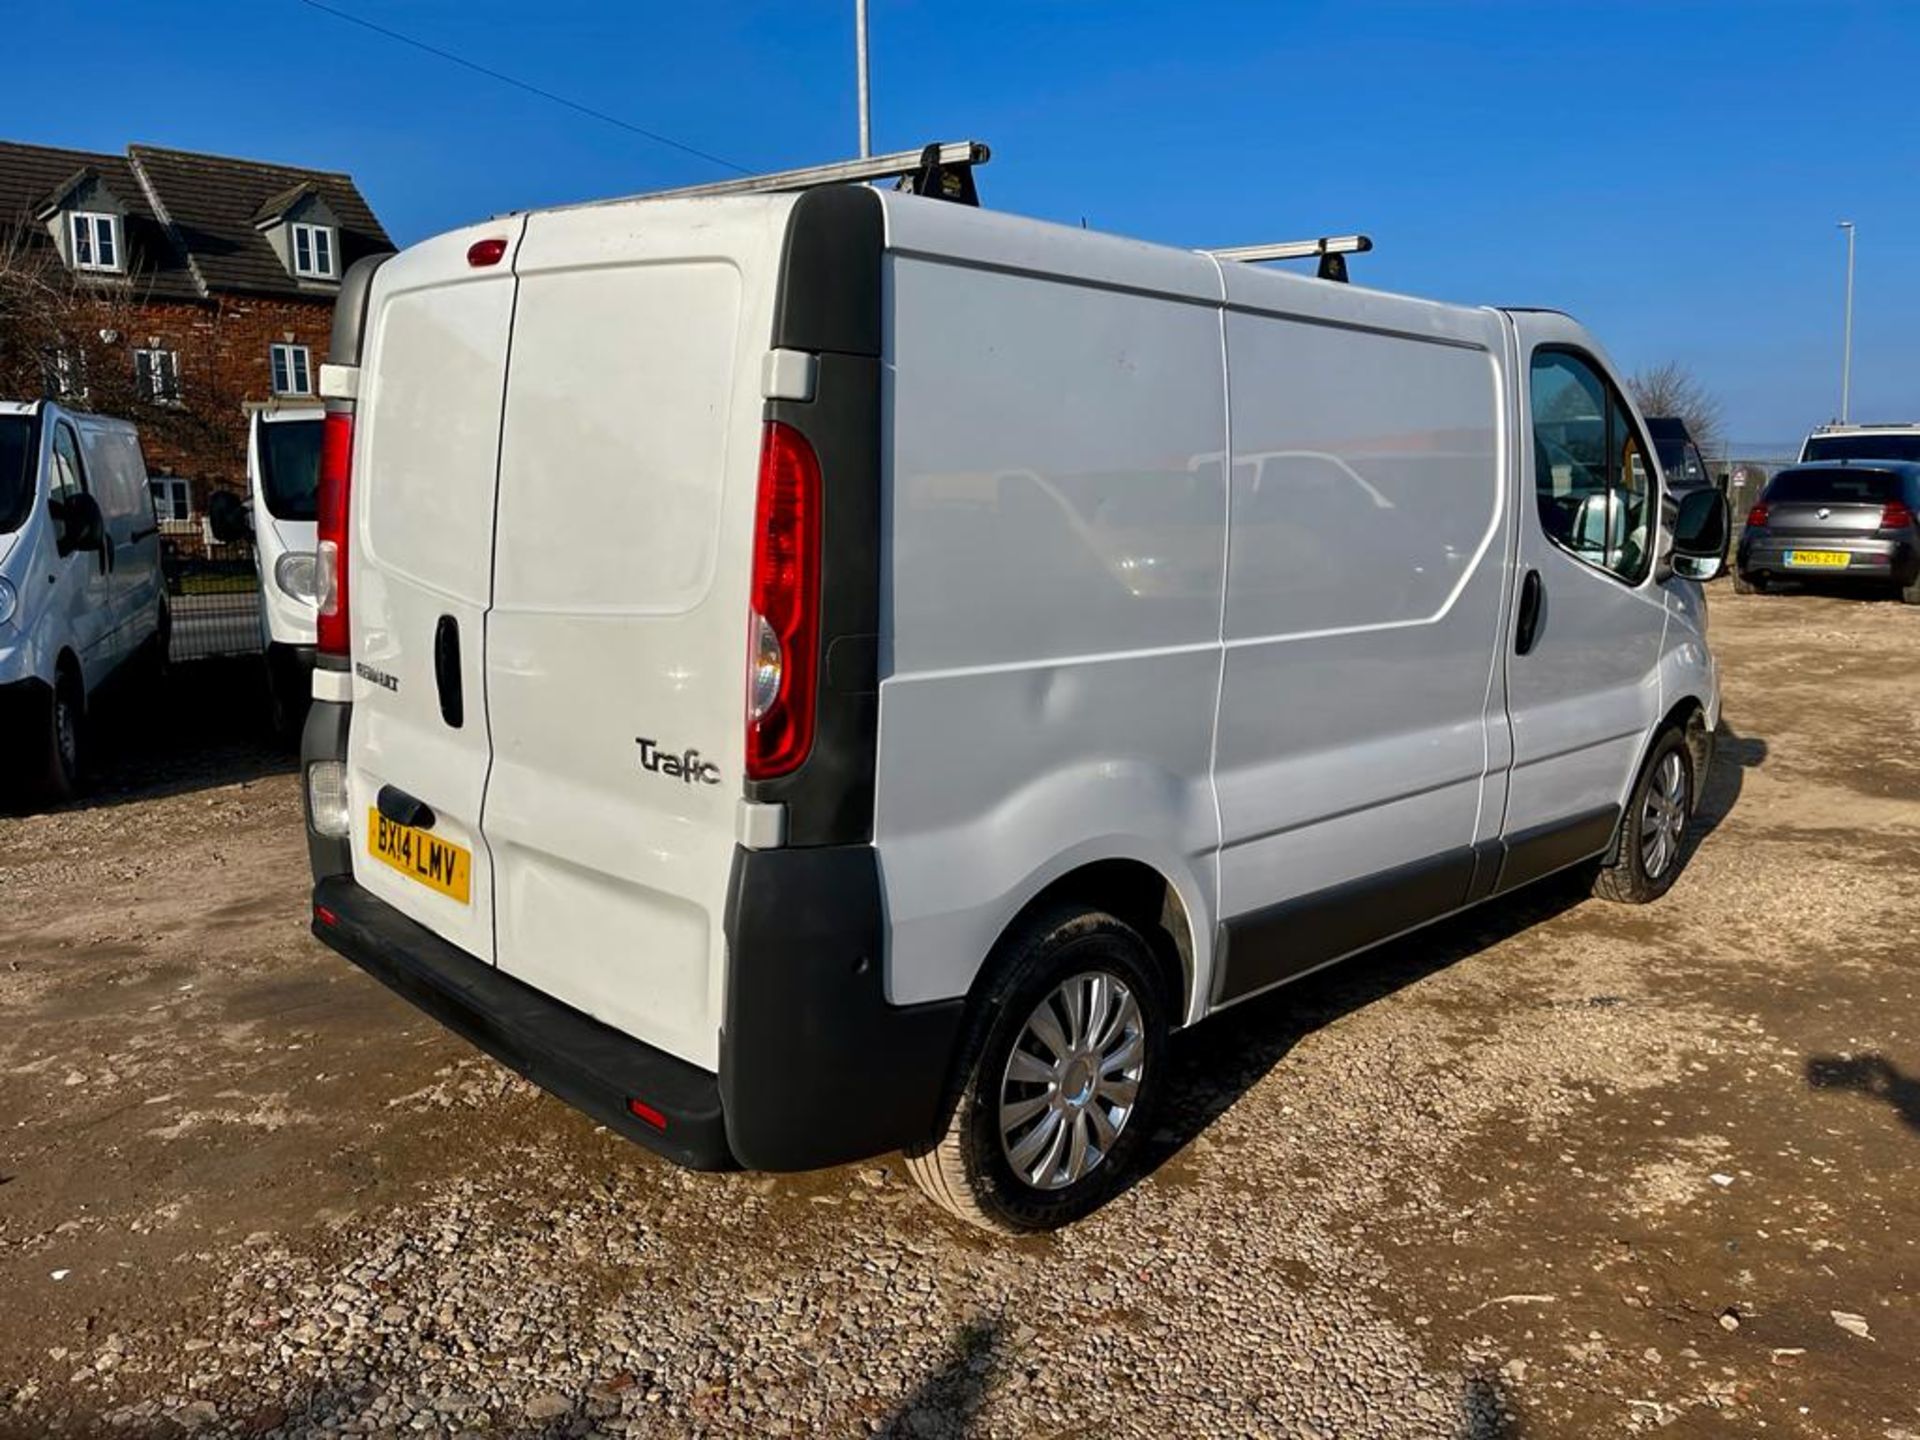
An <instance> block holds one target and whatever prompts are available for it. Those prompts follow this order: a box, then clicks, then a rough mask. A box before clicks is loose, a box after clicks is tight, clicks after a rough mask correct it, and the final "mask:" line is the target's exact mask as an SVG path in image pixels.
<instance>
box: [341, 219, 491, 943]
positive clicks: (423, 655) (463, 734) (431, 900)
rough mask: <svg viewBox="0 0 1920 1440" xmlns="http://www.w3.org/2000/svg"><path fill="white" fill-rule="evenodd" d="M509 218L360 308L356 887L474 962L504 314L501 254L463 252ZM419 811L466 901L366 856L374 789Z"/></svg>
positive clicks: (441, 241) (486, 931) (486, 904)
mask: <svg viewBox="0 0 1920 1440" xmlns="http://www.w3.org/2000/svg"><path fill="white" fill-rule="evenodd" d="M520 226H521V222H520V221H519V220H513V221H508V222H501V223H499V224H493V225H487V226H480V227H475V228H474V229H472V230H467V231H461V232H456V233H454V234H450V235H443V236H440V237H438V238H436V239H433V240H429V241H426V242H425V243H424V244H421V245H416V246H414V247H412V248H411V249H409V250H407V251H405V252H404V253H402V254H400V255H397V256H395V257H394V258H393V259H392V260H389V261H388V262H387V263H386V264H385V265H383V266H382V267H381V268H380V269H379V271H378V272H376V274H375V276H374V280H373V286H372V292H371V294H370V295H369V297H368V302H367V304H368V317H367V330H366V342H365V351H364V355H363V360H362V367H361V395H360V406H359V410H358V412H357V422H356V428H355V432H354V457H353V497H354V498H353V513H354V522H355V526H354V528H355V550H354V555H353V560H352V563H351V566H350V570H349V580H348V587H349V588H348V595H349V604H350V607H351V613H352V618H353V662H354V680H353V721H352V744H351V749H350V752H349V765H348V794H349V796H350V798H351V800H352V805H353V808H352V815H353V832H352V833H353V873H354V879H355V880H357V881H358V882H359V883H360V884H361V885H362V886H364V887H365V888H366V889H368V890H369V891H371V892H372V893H373V894H374V895H375V896H376V897H378V898H379V899H381V900H384V901H385V902H387V903H388V904H390V905H392V906H393V907H394V908H396V909H398V910H399V911H401V912H402V913H403V914H405V915H407V916H408V917H409V918H411V919H414V920H417V921H419V922H420V923H421V924H423V925H426V926H427V927H428V928H430V929H432V930H434V931H437V932H438V933H439V934H440V935H441V936H442V937H443V938H445V939H447V940H449V941H451V942H452V943H453V944H455V945H457V946H459V947H460V949H462V950H464V951H466V952H467V953H468V954H470V955H474V956H478V957H479V958H481V959H483V960H491V959H492V958H493V883H492V874H493V867H492V863H491V859H490V857H489V855H488V853H487V845H486V842H485V840H484V838H483V837H482V836H481V833H480V806H481V798H482V796H483V794H484V793H485V789H486V781H487V763H488V758H489V746H488V743H487V697H486V686H485V678H484V671H483V669H482V653H483V644H484V633H483V625H484V620H485V616H486V609H487V604H488V601H489V599H490V598H491V595H492V590H493V582H492V566H493V505H494V476H495V467H496V455H497V448H498V442H499V436H500V404H501V401H500V397H501V390H502V388H503V386H504V384H505V380H506V366H507V337H508V331H509V328H510V326H511V323H512V316H513V276H512V272H511V270H510V268H509V266H510V265H511V251H509V255H508V258H507V259H505V260H503V261H502V262H501V263H500V264H499V265H498V266H494V267H489V268H484V269H481V268H475V267H472V266H470V265H469V264H468V263H467V259H466V253H467V247H468V246H469V245H470V244H472V243H473V241H474V240H476V239H478V238H481V237H482V236H500V235H511V236H516V237H517V235H518V232H519V230H520ZM443 620H445V621H447V622H448V623H449V624H450V625H451V626H452V627H454V628H455V629H457V633H458V641H459V672H458V674H459V684H460V688H461V699H462V702H463V706H464V711H465V713H464V716H463V718H462V723H461V724H460V725H458V726H457V727H456V726H454V725H452V724H450V723H449V722H448V720H447V719H446V718H445V716H444V715H443V714H442V709H441V697H440V683H439V677H438V676H437V675H436V667H435V663H434V651H435V645H436V638H437V636H438V635H439V633H440V631H441V629H442V621H443ZM387 785H392V786H394V787H396V788H397V789H398V790H401V791H403V792H405V793H406V794H407V795H409V796H411V797H413V798H414V799H417V800H419V801H422V802H424V803H425V804H426V805H427V806H428V807H429V808H430V809H431V810H432V811H433V816H434V823H433V833H434V834H435V835H437V836H440V837H442V838H444V839H446V840H449V841H452V842H453V843H454V844H456V845H460V846H462V847H464V848H465V849H466V850H468V851H469V852H470V853H471V855H472V865H471V879H470V894H469V898H468V899H467V901H466V902H465V903H462V902H461V901H459V900H456V899H453V898H450V897H448V896H446V895H442V894H440V893H438V892H436V891H434V890H431V889H428V888H427V886H425V885H423V884H421V883H419V882H418V881H416V880H413V879H411V878H409V877H408V876H406V875H404V874H402V873H400V872H399V871H398V870H395V869H393V868H392V867H390V866H388V865H387V864H386V863H384V862H383V861H381V860H378V859H375V858H374V857H373V855H372V854H371V853H370V851H369V849H368V837H367V827H368V823H369V814H370V812H371V811H372V809H373V807H374V806H375V804H376V802H377V799H378V796H379V793H380V790H381V788H382V787H383V786H387Z"/></svg>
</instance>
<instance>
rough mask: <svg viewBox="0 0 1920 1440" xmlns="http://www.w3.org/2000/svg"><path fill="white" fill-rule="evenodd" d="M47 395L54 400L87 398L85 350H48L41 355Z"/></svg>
mask: <svg viewBox="0 0 1920 1440" xmlns="http://www.w3.org/2000/svg"><path fill="white" fill-rule="evenodd" d="M41 368H42V370H43V371H44V372H45V386H46V392H47V394H48V395H50V396H52V397H53V398H54V399H55V400H85V399H86V398H87V356H86V352H85V351H73V350H49V351H47V352H46V353H45V354H44V355H43V356H42V357H41Z"/></svg>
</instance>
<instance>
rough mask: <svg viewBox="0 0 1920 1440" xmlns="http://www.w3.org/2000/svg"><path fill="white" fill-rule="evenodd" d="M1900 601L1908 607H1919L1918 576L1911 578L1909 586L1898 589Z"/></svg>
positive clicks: (1919, 582)
mask: <svg viewBox="0 0 1920 1440" xmlns="http://www.w3.org/2000/svg"><path fill="white" fill-rule="evenodd" d="M1900 599H1901V600H1902V601H1903V602H1905V603H1906V604H1908V605H1920V575H1915V576H1914V577H1913V583H1912V584H1911V585H1902V586H1901V587H1900Z"/></svg>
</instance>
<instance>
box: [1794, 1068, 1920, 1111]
mask: <svg viewBox="0 0 1920 1440" xmlns="http://www.w3.org/2000/svg"><path fill="white" fill-rule="evenodd" d="M1807 1084H1808V1085H1809V1086H1810V1087H1811V1088H1812V1089H1815V1090H1850V1091H1852V1092H1853V1093H1854V1094H1856V1095H1866V1096H1869V1097H1871V1098H1872V1099H1875V1100H1881V1101H1884V1102H1885V1103H1886V1104H1887V1105H1888V1106H1889V1107H1890V1108H1891V1109H1892V1110H1893V1113H1894V1114H1896V1115H1898V1116H1899V1117H1900V1119H1901V1121H1902V1122H1903V1123H1904V1124H1905V1125H1906V1127H1907V1128H1908V1129H1909V1130H1914V1131H1920V1078H1916V1077H1914V1076H1912V1075H1908V1074H1906V1073H1905V1072H1903V1071H1902V1070H1901V1069H1900V1067H1899V1066H1898V1065H1895V1064H1894V1063H1893V1062H1892V1061H1891V1060H1889V1059H1887V1057H1886V1056H1884V1055H1881V1054H1878V1053H1873V1052H1870V1053H1868V1054H1865V1055H1815V1056H1812V1057H1811V1058H1809V1059H1808V1061H1807Z"/></svg>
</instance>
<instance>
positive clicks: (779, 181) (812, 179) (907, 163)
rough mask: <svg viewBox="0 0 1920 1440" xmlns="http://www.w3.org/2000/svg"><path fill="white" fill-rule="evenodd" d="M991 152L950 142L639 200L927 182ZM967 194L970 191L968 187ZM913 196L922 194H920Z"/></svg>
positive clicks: (980, 162)
mask: <svg viewBox="0 0 1920 1440" xmlns="http://www.w3.org/2000/svg"><path fill="white" fill-rule="evenodd" d="M992 158H993V152H992V151H991V150H989V149H988V148H987V147H986V145H985V144H983V143H982V142H981V141H978V140H950V141H947V142H945V143H944V144H939V145H928V146H925V147H924V148H922V149H919V150H896V151H894V152H893V153H892V154H890V155H873V156H869V157H868V158H866V159H863V160H837V161H835V162H834V163H833V164H831V165H808V166H804V167H803V168H801V169H798V170H779V171H775V172H774V173H773V174H771V175H743V176H741V177H740V178H739V179H738V180H715V181H712V182H710V183H708V184H705V185H684V186H681V187H680V188H679V189H676V190H650V191H648V192H647V193H646V194H644V195H640V196H636V197H634V198H636V199H642V200H686V199H691V198H694V197H696V196H703V195H764V194H771V193H778V192H781V191H786V190H812V189H814V188H815V187H817V186H821V185H850V184H858V183H859V182H861V181H866V180H894V179H905V178H908V177H917V178H920V179H929V178H930V175H931V173H932V172H938V171H942V170H948V169H951V168H953V167H961V166H972V165H984V164H986V163H987V161H988V160H990V159H992ZM968 188H969V189H971V186H969V187H968ZM919 193H923V194H924V193H928V192H927V191H920V192H919Z"/></svg>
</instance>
